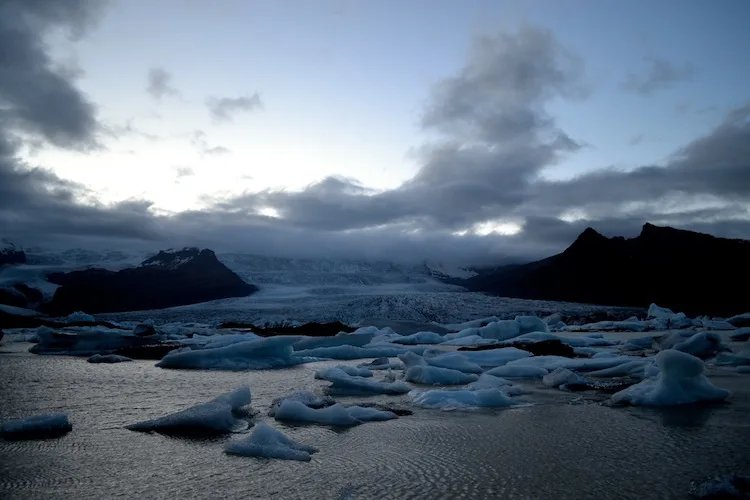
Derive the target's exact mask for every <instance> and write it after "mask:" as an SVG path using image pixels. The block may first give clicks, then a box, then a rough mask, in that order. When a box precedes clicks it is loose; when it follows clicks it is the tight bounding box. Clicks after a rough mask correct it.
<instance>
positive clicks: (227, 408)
mask: <svg viewBox="0 0 750 500" xmlns="http://www.w3.org/2000/svg"><path fill="white" fill-rule="evenodd" d="M249 403H250V388H248V387H240V388H238V389H235V390H234V391H232V392H230V393H227V394H222V395H221V396H218V397H217V398H215V399H213V400H212V401H209V402H208V403H202V404H198V405H195V406H191V407H190V408H186V409H185V410H182V411H178V412H176V413H171V414H169V415H166V416H164V417H160V418H156V419H153V420H145V421H143V422H138V423H135V424H130V425H127V426H125V428H126V429H128V430H131V431H139V432H159V433H162V434H174V435H189V436H196V435H198V436H213V435H220V434H226V433H229V432H239V431H243V430H245V429H247V422H246V421H244V420H240V419H237V418H235V412H237V411H238V410H240V409H241V408H242V407H243V406H246V405H248V404H249Z"/></svg>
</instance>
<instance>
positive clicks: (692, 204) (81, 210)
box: [0, 0, 750, 264]
mask: <svg viewBox="0 0 750 500" xmlns="http://www.w3.org/2000/svg"><path fill="white" fill-rule="evenodd" d="M1 1H2V0H0V2H1ZM20 1H21V0H18V2H20ZM18 2H12V3H9V4H8V5H11V6H15V7H13V8H14V9H16V10H15V14H14V15H15V16H16V19H22V18H25V17H31V18H34V19H37V21H35V22H37V23H40V22H41V21H39V19H42V20H44V19H46V21H44V22H43V23H41V24H37V25H36V28H35V29H33V30H32V29H30V28H29V29H26V28H25V27H24V28H22V29H21V31H22V32H24V33H25V38H24V37H20V38H15V39H14V40H15V41H16V45H15V46H13V50H12V51H9V53H11V52H12V53H18V54H20V53H23V51H24V50H25V51H32V52H33V50H32V49H34V48H38V49H39V50H41V52H39V53H37V59H38V60H40V61H42V62H44V64H42V66H43V67H45V68H47V69H48V71H52V70H51V69H49V68H52V67H53V66H52V63H51V62H50V61H49V58H48V55H47V53H46V52H44V45H43V44H41V41H40V40H39V39H38V38H37V37H38V36H41V35H39V34H38V33H42V32H43V31H44V30H41V31H39V30H38V28H39V27H40V26H41V27H46V28H45V29H47V28H49V27H51V26H53V25H62V26H63V27H66V28H68V29H72V28H75V27H76V26H78V28H76V29H80V28H81V27H85V26H86V25H87V24H86V23H83V24H81V23H80V22H73V21H71V19H72V18H71V17H70V16H67V17H66V16H62V15H59V14H58V15H55V16H52V17H50V15H48V14H45V15H41V14H33V15H32V13H33V12H34V11H33V9H31V8H29V9H27V10H28V12H27V11H24V10H23V9H21V8H20V7H18V5H26V4H25V3H24V4H20V3H18ZM6 3H7V0H6ZM32 3H33V4H34V5H36V4H45V5H46V3H45V2H41V1H38V2H29V3H28V4H29V5H31V4H32ZM48 3H49V4H50V5H52V4H53V3H54V5H60V4H59V3H57V2H52V0H50V1H49V2H48ZM0 5H1V6H2V8H6V7H5V3H0ZM48 8H51V9H52V11H53V12H56V11H57V8H52V7H49V6H48ZM42 11H44V9H42ZM19 12H21V14H19ZM18 16H21V17H18ZM84 17H85V16H84ZM4 19H5V18H3V16H0V23H2V22H4ZM3 26H4V27H3V31H2V33H3V35H2V36H6V34H7V32H9V31H10V32H13V30H14V29H15V28H12V27H11V28H9V27H8V26H6V25H3ZM25 29H26V31H24V30H25ZM6 38H7V37H6ZM24 43H25V44H26V45H28V46H25V45H24ZM29 44H31V45H29ZM0 47H4V46H3V45H0ZM39 54H41V56H39ZM0 57H7V55H5V53H1V54H0ZM8 67H9V68H11V69H12V68H16V70H18V71H21V73H23V71H22V70H23V67H22V65H19V64H16V66H8ZM19 68H20V69H19ZM0 71H7V72H8V74H10V75H11V76H13V71H15V70H13V71H9V70H8V69H7V68H6V67H5V66H2V69H0ZM657 73H658V72H657ZM56 75H57V77H58V78H59V79H62V81H63V82H65V88H66V89H67V93H64V94H56V95H58V96H62V97H66V96H67V97H66V98H70V99H71V102H69V103H57V106H58V108H57V109H68V107H70V109H72V110H79V111H80V110H81V109H84V110H87V113H86V114H85V116H88V117H89V120H90V121H91V123H92V124H93V125H90V126H84V127H83V128H81V127H79V128H78V129H75V128H73V129H70V130H68V129H66V128H65V127H66V122H67V121H68V120H70V119H71V118H70V117H67V118H65V119H63V118H56V119H48V118H47V117H46V116H45V115H44V114H43V113H31V114H24V111H23V110H24V109H25V108H24V107H25V106H27V105H29V104H28V103H34V102H35V93H39V94H40V95H41V96H42V100H43V99H44V95H46V94H45V92H46V91H47V88H46V87H45V86H43V85H42V86H40V85H37V84H33V85H30V86H29V87H28V91H29V94H28V95H23V96H19V95H18V92H19V91H18V90H16V93H15V94H14V93H12V92H8V91H7V90H6V88H8V84H7V83H6V82H5V81H4V80H2V79H0V96H2V98H3V99H4V102H6V101H7V103H8V104H5V105H4V107H3V109H4V110H5V109H9V110H11V111H3V113H4V114H3V115H0V117H1V118H2V120H3V123H10V124H12V127H8V128H0V233H2V234H5V235H8V236H10V237H12V238H14V239H16V240H17V241H19V242H20V243H22V244H30V243H34V244H45V243H49V242H52V241H64V243H65V244H66V245H68V246H72V245H73V243H72V242H73V241H80V240H82V239H85V240H86V241H92V239H93V238H108V239H109V241H114V240H115V239H117V240H118V242H122V241H127V242H128V244H133V245H134V244H140V245H147V246H148V247H149V248H151V249H153V248H158V247H164V246H174V245H200V246H208V247H211V248H214V249H216V250H219V251H222V250H233V251H243V252H255V253H262V254H273V255H281V256H289V257H295V256H299V257H346V256H349V257H351V256H356V257H359V258H381V259H391V260H393V259H397V260H412V259H422V258H431V259H437V260H452V261H457V262H461V263H475V264H493V263H494V264H497V263H500V262H502V261H504V260H505V261H507V260H530V259H535V258H539V257H543V256H545V255H549V254H552V253H554V252H557V251H560V250H562V249H563V248H565V247H566V246H567V245H568V244H570V242H571V241H572V240H573V239H574V238H575V236H576V235H577V234H579V233H580V232H581V231H582V230H583V229H584V228H585V227H587V226H593V227H594V228H596V229H597V230H600V231H601V232H603V233H604V234H607V235H610V236H614V235H624V236H633V235H635V234H637V232H638V231H639V229H640V227H641V225H642V224H643V222H645V221H650V222H653V223H659V224H673V225H676V226H678V227H684V228H687V229H695V230H700V231H705V232H711V233H714V234H719V235H723V236H731V237H748V236H750V222H748V221H750V213H749V212H748V206H749V205H748V204H749V203H750V106H748V107H744V108H738V109H737V110H734V111H733V112H732V113H730V114H729V115H728V116H727V117H726V119H725V120H724V121H722V122H721V123H720V124H719V125H718V126H717V127H716V128H715V129H714V130H712V131H709V132H708V133H707V134H706V135H705V136H703V137H700V138H697V139H695V140H694V141H692V142H690V143H688V144H686V145H685V146H684V147H683V148H680V149H679V150H678V151H676V152H675V153H674V154H673V155H672V156H671V157H670V158H669V159H668V161H666V162H665V163H664V164H661V165H645V166H641V167H638V168H634V169H631V170H617V169H612V168H609V169H606V168H605V169H599V170H596V171H594V172H592V173H587V174H584V175H581V176H578V177H576V178H573V179H568V180H563V181H551V180H548V179H547V178H546V177H544V176H543V175H542V174H543V172H544V171H545V170H546V169H548V168H550V167H554V166H555V165H557V164H558V162H560V161H561V160H562V159H564V158H566V157H568V155H570V154H572V153H574V152H576V151H578V150H579V149H581V148H582V147H585V143H584V142H583V140H584V139H585V138H577V137H571V136H570V135H569V134H568V133H567V132H566V131H565V130H563V129H562V128H561V127H560V126H559V124H558V123H557V121H556V120H555V117H554V116H552V115H551V114H550V113H549V110H548V107H549V103H550V102H551V101H552V100H558V99H568V100H570V99H574V100H579V99H584V98H585V97H586V95H587V91H586V84H585V83H586V82H585V79H586V78H585V73H584V68H583V65H582V63H581V61H580V60H579V59H578V58H577V57H575V55H573V54H570V53H569V52H568V51H567V50H565V49H564V48H563V47H561V46H560V45H559V43H558V42H557V41H556V40H555V39H554V37H553V36H552V34H551V33H549V32H548V31H545V30H540V29H536V28H532V27H525V28H522V29H520V30H519V31H517V32H515V33H503V34H499V35H497V36H494V37H483V38H481V39H479V40H478V41H477V43H476V44H475V46H474V47H473V49H472V51H471V53H470V55H469V57H468V60H467V62H466V64H465V66H464V67H462V68H460V69H459V71H457V73H456V74H455V75H453V76H451V77H449V78H446V79H445V80H443V81H442V82H439V83H438V85H436V86H435V88H434V90H433V92H432V94H431V97H430V99H429V101H428V102H427V103H426V106H425V110H424V113H423V115H422V116H421V123H422V126H423V128H424V131H425V132H426V133H428V134H432V137H433V140H432V141H431V142H429V143H428V144H426V145H425V146H423V147H422V148H421V149H420V150H419V152H418V155H417V158H418V160H419V162H420V168H419V169H418V171H417V172H416V173H415V175H414V176H413V177H412V178H411V179H409V180H408V181H407V182H404V183H403V184H402V185H401V186H398V187H396V188H394V189H389V190H385V191H375V190H371V189H368V188H367V187H366V186H363V185H361V184H360V183H358V182H357V181H356V180H354V179H348V178H343V177H337V176H330V177H327V178H325V179H322V180H320V181H318V182H315V183H313V184H311V185H309V186H307V187H306V188H305V189H303V190H301V191H273V190H265V191H260V192H248V193H244V194H242V195H239V196H234V197H230V198H225V199H215V200H208V199H206V200H204V201H205V203H206V205H207V208H205V209H203V210H200V211H189V212H182V213H178V214H171V215H156V214H155V212H154V211H153V210H152V205H151V204H150V203H149V202H147V201H142V200H130V201H126V202H123V203H120V204H117V205H113V206H105V205H102V204H100V203H96V202H95V201H94V200H95V197H94V193H91V192H89V191H88V190H87V189H86V188H85V187H84V186H81V185H79V184H76V183H73V182H69V181H66V180H64V179H61V178H59V177H58V176H56V175H55V174H53V173H51V172H49V171H47V170H44V169H40V168H34V167H33V166H31V165H26V164H24V163H23V162H21V161H20V160H19V159H18V151H19V148H20V147H21V146H22V145H23V146H24V147H28V144H29V141H34V140H45V141H51V142H55V143H56V144H58V145H62V146H66V147H81V145H85V144H87V143H90V142H91V141H92V139H93V137H94V134H95V132H96V129H97V127H98V124H97V122H96V119H95V117H94V114H93V107H91V106H90V105H88V107H86V106H85V105H84V106H83V107H81V105H80V103H86V102H87V101H86V100H85V97H84V96H82V94H80V92H79V91H78V90H77V89H76V88H75V86H73V84H72V83H71V81H70V79H65V78H63V76H61V74H56ZM14 78H16V79H17V78H20V77H16V76H14ZM657 80H658V78H657ZM662 80H664V77H663V76H662ZM667 80H668V78H667ZM662 84H663V82H662ZM652 85H653V84H652ZM657 87H658V85H657ZM655 88H656V87H655ZM76 103H78V104H76ZM259 105H260V100H259V98H258V96H257V94H256V95H255V96H252V97H249V98H238V99H214V100H212V101H211V102H210V104H209V109H210V110H211V112H212V115H213V116H214V117H215V118H216V119H219V120H222V119H229V118H231V116H232V115H233V113H235V112H238V111H248V110H252V109H254V108H256V107H258V106H259ZM128 127H131V128H132V130H130V133H136V132H134V130H137V129H135V127H132V124H128ZM126 128H127V127H126ZM8 130H11V131H13V132H12V133H10V132H2V131H8ZM119 132H120V133H125V132H128V131H127V130H119ZM61 138H63V139H61ZM189 141H190V143H191V145H192V146H193V147H195V148H196V149H197V150H198V151H199V152H200V154H201V155H204V156H206V155H212V154H221V153H222V152H226V151H224V149H225V148H222V146H212V145H211V144H209V141H208V138H207V135H206V134H205V132H203V131H200V130H196V131H194V132H193V133H192V134H190V136H189ZM191 174H192V170H191V169H189V168H188V167H179V168H176V169H175V176H176V178H177V179H179V178H181V177H185V176H188V175H191ZM269 214H275V215H277V216H270V215H269ZM499 223H506V224H516V225H518V226H519V227H521V230H520V231H519V232H518V233H517V234H514V235H503V234H497V233H492V234H489V235H485V236H482V235H481V234H480V233H481V231H480V230H478V227H479V225H482V227H485V226H488V227H491V226H492V225H493V224H499ZM118 244H119V243H118Z"/></svg>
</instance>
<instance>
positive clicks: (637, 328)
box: [567, 320, 649, 332]
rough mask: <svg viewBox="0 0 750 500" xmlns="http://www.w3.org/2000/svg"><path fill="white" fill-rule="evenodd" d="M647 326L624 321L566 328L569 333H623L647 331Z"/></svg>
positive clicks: (641, 322)
mask: <svg viewBox="0 0 750 500" xmlns="http://www.w3.org/2000/svg"><path fill="white" fill-rule="evenodd" d="M648 327H649V324H648V323H647V322H644V321H638V320H626V321H599V322H597V323H587V324H585V325H580V326H578V325H575V326H569V327H567V330H569V331H576V332H590V331H598V332H603V331H623V332H642V331H644V330H646V329H648Z"/></svg>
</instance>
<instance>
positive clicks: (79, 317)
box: [65, 311, 96, 323]
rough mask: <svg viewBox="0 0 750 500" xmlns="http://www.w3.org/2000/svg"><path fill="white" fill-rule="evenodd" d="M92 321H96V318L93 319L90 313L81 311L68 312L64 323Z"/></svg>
mask: <svg viewBox="0 0 750 500" xmlns="http://www.w3.org/2000/svg"><path fill="white" fill-rule="evenodd" d="M94 321H96V319H94V317H93V316H92V315H90V314H86V313H85V312H81V311H76V312H73V313H70V314H68V316H67V317H66V318H65V322H66V323H93V322H94Z"/></svg>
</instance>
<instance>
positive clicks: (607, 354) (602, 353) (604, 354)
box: [592, 351, 617, 359]
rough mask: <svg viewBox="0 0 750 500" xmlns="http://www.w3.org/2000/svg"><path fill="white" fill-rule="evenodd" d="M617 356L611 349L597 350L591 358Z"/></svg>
mask: <svg viewBox="0 0 750 500" xmlns="http://www.w3.org/2000/svg"><path fill="white" fill-rule="evenodd" d="M615 356H617V353H614V352H612V351H599V352H597V353H596V354H594V355H593V356H592V358H595V359H597V358H613V357H615Z"/></svg>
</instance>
